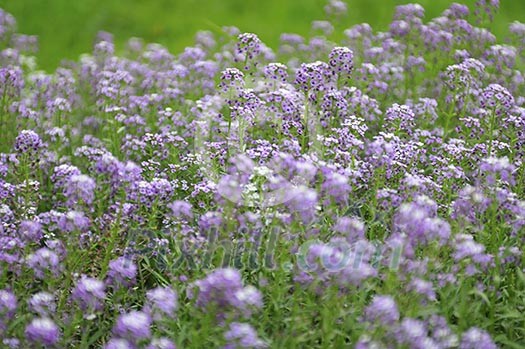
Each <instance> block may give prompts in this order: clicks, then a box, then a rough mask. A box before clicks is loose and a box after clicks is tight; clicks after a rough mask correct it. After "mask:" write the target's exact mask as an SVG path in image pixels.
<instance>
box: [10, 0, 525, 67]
mask: <svg viewBox="0 0 525 349" xmlns="http://www.w3.org/2000/svg"><path fill="white" fill-rule="evenodd" d="M408 2H410V1H406V0H405V1H402V0H350V1H348V3H349V9H350V10H349V15H348V17H347V18H346V20H345V23H344V25H343V27H350V26H351V25H353V24H356V23H360V22H367V23H369V24H370V25H372V26H373V27H374V28H378V29H382V30H384V29H386V28H387V26H388V23H389V22H390V21H391V19H392V13H393V9H394V7H395V6H397V5H399V4H404V3H408ZM412 2H418V3H420V4H421V5H423V6H424V7H425V10H426V18H427V19H430V18H433V17H435V16H437V15H439V14H440V13H441V12H442V11H443V10H444V9H445V8H446V7H448V5H450V4H451V3H452V2H453V1H450V0H446V1H442V0H440V1H433V0H419V1H412ZM501 2H502V4H501V10H500V13H499V14H498V17H497V18H496V21H495V25H494V28H493V32H494V33H495V34H496V35H498V36H499V37H501V36H503V35H505V34H506V32H507V24H508V23H510V22H512V21H514V20H518V21H522V22H523V21H525V2H523V1H512V0H503V1H501ZM462 3H465V4H467V5H469V7H470V8H473V6H474V4H475V0H468V1H463V2H462ZM324 4H325V1H323V0H287V1H281V0H265V1H258V0H182V1H180V0H179V1H177V0H155V1H150V0H73V1H72V0H45V1H43V0H0V7H1V8H4V9H5V10H7V11H9V12H11V13H12V14H13V15H14V16H15V17H16V18H17V19H18V25H19V31H20V32H22V33H27V34H35V35H38V36H39V40H40V52H39V54H38V55H37V57H38V60H39V63H40V67H41V68H43V69H46V70H50V69H54V68H55V67H56V66H57V65H58V64H59V63H60V61H61V60H62V59H64V58H65V59H76V58H77V57H78V55H80V54H81V53H85V52H89V51H90V49H91V44H92V42H93V39H94V38H95V35H96V33H97V32H98V31H99V30H105V31H108V32H111V33H113V34H114V35H115V40H116V42H117V44H119V45H122V44H123V43H124V42H126V40H127V39H129V38H130V37H132V36H136V37H141V38H144V39H145V40H146V41H148V42H158V43H161V44H163V45H165V46H167V47H168V48H169V49H170V50H171V51H172V52H180V51H181V50H182V49H183V48H184V47H186V46H189V45H191V44H192V41H193V37H194V35H195V33H196V32H197V31H198V30H216V29H217V28H219V27H221V26H224V25H235V26H237V27H239V28H240V29H241V30H242V31H246V32H255V33H257V34H258V35H259V36H260V37H261V39H262V40H263V41H265V42H266V43H267V44H269V45H270V46H271V47H276V46H277V43H278V40H279V35H280V34H281V33H283V32H294V33H299V34H302V35H306V34H308V33H309V30H310V23H311V22H312V21H313V20H316V19H322V18H323V6H324ZM341 29H343V28H341Z"/></svg>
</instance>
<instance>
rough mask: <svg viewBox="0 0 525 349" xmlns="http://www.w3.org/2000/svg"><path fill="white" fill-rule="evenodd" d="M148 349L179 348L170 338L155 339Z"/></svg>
mask: <svg viewBox="0 0 525 349" xmlns="http://www.w3.org/2000/svg"><path fill="white" fill-rule="evenodd" d="M146 349H177V346H176V345H175V344H174V343H173V342H172V341H171V340H169V339H168V338H155V339H153V340H152V341H151V343H150V344H148V345H147V346H146Z"/></svg>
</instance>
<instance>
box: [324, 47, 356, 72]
mask: <svg viewBox="0 0 525 349" xmlns="http://www.w3.org/2000/svg"><path fill="white" fill-rule="evenodd" d="M328 64H330V69H331V70H332V72H333V74H337V75H339V76H344V77H348V76H349V75H350V74H351V73H352V70H353V69H354V53H353V52H352V50H350V49H349V48H348V47H334V48H333V49H332V51H331V52H330V55H329V62H328Z"/></svg>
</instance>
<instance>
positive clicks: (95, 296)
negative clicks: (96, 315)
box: [71, 275, 106, 311]
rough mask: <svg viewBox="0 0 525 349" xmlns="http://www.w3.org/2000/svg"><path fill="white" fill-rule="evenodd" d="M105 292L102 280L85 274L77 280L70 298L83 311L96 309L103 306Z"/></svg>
mask: <svg viewBox="0 0 525 349" xmlns="http://www.w3.org/2000/svg"><path fill="white" fill-rule="evenodd" d="M105 297H106V294H105V285H104V282H102V281H100V280H98V279H95V278H91V277H88V276H85V275H82V277H81V278H80V279H79V280H78V281H77V284H76V286H75V288H74V289H73V291H72V292H71V299H72V300H74V301H75V302H77V303H78V304H79V306H80V308H81V309H82V310H84V311H97V310H101V309H102V307H103V302H104V298H105Z"/></svg>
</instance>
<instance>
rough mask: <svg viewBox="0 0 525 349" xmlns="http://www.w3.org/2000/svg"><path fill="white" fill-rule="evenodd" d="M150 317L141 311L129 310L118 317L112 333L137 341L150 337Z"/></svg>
mask: <svg viewBox="0 0 525 349" xmlns="http://www.w3.org/2000/svg"><path fill="white" fill-rule="evenodd" d="M151 322H152V320H151V317H150V316H149V315H148V314H146V313H144V312H141V311H131V312H129V313H127V314H122V315H120V316H119V317H118V319H117V323H116V324H115V326H114V327H113V333H114V334H115V335H117V336H119V337H121V338H126V339H129V340H131V341H139V340H142V339H147V338H150V337H151V328H150V327H151Z"/></svg>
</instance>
